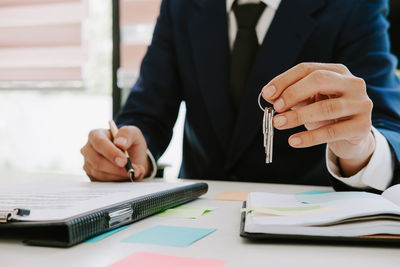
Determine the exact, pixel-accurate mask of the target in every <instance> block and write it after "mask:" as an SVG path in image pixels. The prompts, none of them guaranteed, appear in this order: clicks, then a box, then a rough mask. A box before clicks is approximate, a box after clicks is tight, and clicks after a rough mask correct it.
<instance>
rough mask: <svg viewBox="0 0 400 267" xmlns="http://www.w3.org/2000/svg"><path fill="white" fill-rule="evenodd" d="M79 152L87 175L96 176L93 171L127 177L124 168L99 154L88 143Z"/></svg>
mask: <svg viewBox="0 0 400 267" xmlns="http://www.w3.org/2000/svg"><path fill="white" fill-rule="evenodd" d="M81 153H82V155H83V156H84V158H85V165H87V166H86V168H84V169H85V171H86V173H87V174H88V175H91V176H93V177H96V178H98V177H97V176H96V175H95V172H96V173H97V172H101V173H108V174H113V175H116V176H118V177H124V178H128V175H127V172H126V170H125V168H123V167H119V166H116V165H115V164H114V163H112V162H110V161H109V160H108V159H106V158H105V157H104V156H102V155H101V154H99V153H98V152H97V151H96V150H95V149H94V148H93V147H92V146H91V145H90V144H88V145H86V146H84V147H83V148H82V149H81ZM120 179H121V178H120Z"/></svg>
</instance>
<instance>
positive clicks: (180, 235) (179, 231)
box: [122, 225, 216, 247]
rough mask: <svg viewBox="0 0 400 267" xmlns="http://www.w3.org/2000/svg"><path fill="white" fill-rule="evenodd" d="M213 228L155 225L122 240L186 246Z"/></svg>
mask: <svg viewBox="0 0 400 267" xmlns="http://www.w3.org/2000/svg"><path fill="white" fill-rule="evenodd" d="M215 230H216V229H215V228H191V227H179V226H166V225H157V226H154V227H151V228H149V229H146V230H144V231H142V232H139V233H137V234H134V235H132V236H130V237H128V238H126V239H124V240H122V242H129V243H144V244H154V245H163V246H173V247H187V246H189V245H190V244H192V243H194V242H196V241H197V240H199V239H201V238H203V237H205V236H207V235H209V234H211V233H212V232H214V231H215Z"/></svg>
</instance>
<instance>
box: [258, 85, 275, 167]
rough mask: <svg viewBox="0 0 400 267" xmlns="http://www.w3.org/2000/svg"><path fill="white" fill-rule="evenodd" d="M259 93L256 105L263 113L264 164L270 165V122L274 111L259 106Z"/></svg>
mask: <svg viewBox="0 0 400 267" xmlns="http://www.w3.org/2000/svg"><path fill="white" fill-rule="evenodd" d="M260 101H261V93H260V95H259V96H258V105H259V106H260V108H261V110H262V111H263V112H264V118H263V129H262V131H263V135H264V148H265V163H272V150H273V146H274V144H273V141H274V126H273V124H272V120H273V118H274V114H275V111H274V109H273V108H267V107H265V108H263V107H262V106H261V102H260Z"/></svg>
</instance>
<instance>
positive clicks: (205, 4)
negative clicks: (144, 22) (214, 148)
mask: <svg viewBox="0 0 400 267" xmlns="http://www.w3.org/2000/svg"><path fill="white" fill-rule="evenodd" d="M197 3H198V9H197V10H196V11H195V12H194V14H193V16H192V19H191V21H190V24H189V30H190V35H191V38H190V39H191V45H192V48H193V56H194V64H195V69H196V72H197V77H198V80H199V84H200V88H201V91H202V94H203V97H204V99H203V100H204V103H205V105H206V106H207V111H208V114H206V115H208V116H209V117H210V120H211V122H212V125H213V127H214V129H215V133H216V135H217V137H218V139H219V141H220V143H221V145H222V147H223V148H224V149H225V151H226V150H227V147H228V145H229V141H230V139H231V136H232V130H233V127H234V119H233V107H232V104H231V102H230V99H229V97H228V88H227V87H228V79H229V76H228V75H229V60H230V58H229V55H230V54H229V53H230V52H229V42H228V30H227V14H226V1H225V0H197Z"/></svg>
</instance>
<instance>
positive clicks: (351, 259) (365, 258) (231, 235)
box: [0, 172, 400, 267]
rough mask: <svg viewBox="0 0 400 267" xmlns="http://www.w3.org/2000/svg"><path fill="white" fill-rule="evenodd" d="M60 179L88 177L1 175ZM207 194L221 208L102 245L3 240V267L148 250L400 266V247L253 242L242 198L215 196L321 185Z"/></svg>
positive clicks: (212, 188) (81, 261)
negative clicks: (178, 238) (186, 241)
mask: <svg viewBox="0 0 400 267" xmlns="http://www.w3.org/2000/svg"><path fill="white" fill-rule="evenodd" d="M36 179H38V180H47V179H52V180H54V179H60V180H75V181H87V178H85V177H81V176H62V175H50V174H43V175H38V174H36V175H31V174H13V173H4V172H1V173H0V185H4V184H15V183H24V182H25V181H35V180H36ZM207 183H208V185H209V192H208V193H207V194H206V195H204V196H202V197H201V198H199V199H198V200H195V201H194V202H192V204H195V205H199V206H202V205H203V206H213V207H217V209H216V210H215V211H213V212H211V213H208V214H206V215H204V216H202V217H200V218H199V219H195V220H192V219H172V218H167V217H150V218H147V219H144V220H142V221H139V222H136V223H134V224H132V225H131V226H130V227H129V228H127V229H125V230H123V231H121V232H118V233H116V234H114V235H112V236H110V237H108V238H106V239H104V240H102V241H100V242H98V243H82V244H79V245H76V246H74V247H71V248H48V247H32V246H27V245H24V244H22V242H20V241H17V240H6V239H1V238H0V266H30V267H32V266H85V267H89V266H96V267H98V266H108V265H110V264H111V263H114V262H116V261H118V260H120V259H122V258H124V257H126V256H128V255H131V254H132V253H134V252H139V251H148V252H154V253H162V254H168V255H176V256H187V257H196V258H215V259H221V260H226V261H227V262H228V263H227V264H226V265H225V266H226V267H234V266H246V265H248V266H307V267H311V266H318V267H321V266H324V267H328V266H334V267H338V266H351V267H353V266H363V267H367V266H385V267H386V266H396V267H397V266H400V253H399V249H398V248H388V247H385V248H381V247H360V246H351V245H321V244H320V245H316V244H311V245H310V244H295V243H291V244H276V243H275V244H268V243H254V242H250V241H248V240H245V239H243V238H241V237H240V236H239V225H240V212H239V210H240V207H241V202H233V201H217V200H213V198H214V197H215V196H216V195H217V194H218V193H220V192H223V191H227V190H251V191H268V192H277V193H298V192H304V191H307V190H315V189H317V190H321V189H322V190H323V189H327V188H326V187H320V186H318V187H317V186H294V185H276V184H259V183H238V182H217V181H207ZM159 224H162V225H173V226H189V227H205V228H216V229H217V231H216V232H214V233H212V234H211V235H209V236H207V237H205V238H203V239H201V240H199V241H198V242H195V243H194V244H192V245H190V246H188V247H184V248H180V247H168V246H158V245H146V244H135V243H123V242H120V241H121V240H122V239H124V238H126V237H128V236H130V235H132V234H134V233H137V232H139V231H142V230H145V229H147V228H148V227H150V226H154V225H159Z"/></svg>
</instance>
